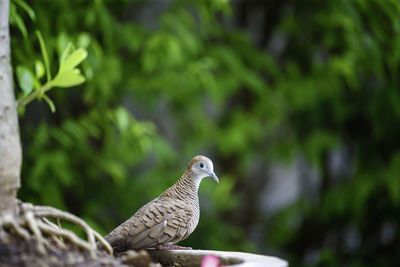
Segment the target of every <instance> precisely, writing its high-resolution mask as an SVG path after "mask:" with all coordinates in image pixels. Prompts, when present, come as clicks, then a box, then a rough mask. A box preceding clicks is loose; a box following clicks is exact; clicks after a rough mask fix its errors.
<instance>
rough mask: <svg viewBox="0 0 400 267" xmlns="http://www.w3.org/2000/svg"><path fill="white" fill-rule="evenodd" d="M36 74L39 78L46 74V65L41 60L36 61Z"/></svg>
mask: <svg viewBox="0 0 400 267" xmlns="http://www.w3.org/2000/svg"><path fill="white" fill-rule="evenodd" d="M35 74H36V77H37V78H38V79H40V78H42V77H43V76H44V74H45V69H44V65H43V63H42V61H40V60H36V61H35Z"/></svg>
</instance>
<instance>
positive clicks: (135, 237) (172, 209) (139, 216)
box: [106, 199, 192, 251]
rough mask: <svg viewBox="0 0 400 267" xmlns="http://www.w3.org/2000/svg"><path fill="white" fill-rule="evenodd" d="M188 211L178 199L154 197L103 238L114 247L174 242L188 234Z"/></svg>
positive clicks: (152, 245) (139, 247)
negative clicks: (164, 199)
mask: <svg viewBox="0 0 400 267" xmlns="http://www.w3.org/2000/svg"><path fill="white" fill-rule="evenodd" d="M191 216H192V210H191V209H190V207H188V205H187V204H186V205H185V203H183V202H181V201H178V200H176V201H160V200H159V199H155V200H154V201H152V202H149V203H147V204H146V205H144V206H143V207H142V208H141V209H140V210H138V211H137V212H136V213H135V214H134V215H133V216H132V217H131V218H130V219H128V220H127V221H126V222H124V223H123V224H121V225H120V226H118V227H117V228H116V229H114V230H113V231H112V232H111V233H110V234H109V235H107V236H106V239H107V240H108V241H109V242H110V244H111V246H112V247H114V249H115V250H117V251H120V250H125V249H127V248H131V249H141V248H149V247H155V246H157V245H166V244H174V243H176V242H178V241H180V240H182V239H184V238H185V237H187V235H188V230H189V221H190V219H191Z"/></svg>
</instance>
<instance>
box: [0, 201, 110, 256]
mask: <svg viewBox="0 0 400 267" xmlns="http://www.w3.org/2000/svg"><path fill="white" fill-rule="evenodd" d="M47 218H53V219H56V220H57V222H58V224H59V225H60V223H59V220H65V221H67V222H69V223H72V224H75V225H77V226H79V227H81V228H82V229H83V230H84V232H85V233H86V238H87V240H83V239H81V238H79V237H78V236H77V235H75V233H74V232H72V231H69V230H67V229H63V228H61V227H60V226H58V225H56V224H55V223H52V222H51V221H49V220H48V219H47ZM1 228H8V229H11V230H13V231H14V232H15V233H16V234H17V235H19V236H20V237H22V238H23V239H25V240H29V239H31V238H34V239H36V241H37V248H38V251H39V252H40V253H41V254H46V249H45V248H48V249H52V247H53V246H54V245H53V244H55V246H57V247H60V248H66V243H65V242H64V240H65V241H68V242H69V243H71V244H74V245H76V246H78V247H80V248H82V249H85V250H87V251H88V252H89V253H90V255H91V256H92V257H93V258H95V257H96V251H97V246H96V238H97V239H98V240H99V242H100V244H101V245H102V246H103V247H104V248H105V249H106V250H107V251H108V253H109V254H110V255H112V248H111V246H110V244H109V243H108V242H107V241H106V240H105V239H104V238H103V237H102V236H101V235H100V234H99V233H97V232H96V231H94V230H93V229H92V228H91V227H90V226H89V225H88V224H87V223H86V222H84V221H83V220H82V219H80V218H79V217H77V216H75V215H73V214H71V213H68V212H65V211H61V210H58V209H55V208H52V207H46V206H33V205H32V204H29V203H22V202H19V212H18V214H17V215H16V216H15V215H11V214H7V215H4V216H2V217H0V229H1ZM31 233H32V234H33V236H32V234H31ZM44 235H45V236H46V237H48V238H46V237H44ZM49 240H51V241H53V242H49Z"/></svg>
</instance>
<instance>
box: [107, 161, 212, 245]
mask: <svg viewBox="0 0 400 267" xmlns="http://www.w3.org/2000/svg"><path fill="white" fill-rule="evenodd" d="M205 177H211V178H212V179H213V180H214V181H215V182H217V183H219V179H218V177H217V176H216V175H215V173H214V166H213V163H212V161H211V160H210V159H209V158H207V157H205V156H202V155H198V156H195V157H193V158H192V159H191V160H190V162H189V164H188V166H187V168H186V170H185V171H184V172H183V174H182V176H181V177H180V179H178V181H177V182H176V183H175V184H174V185H172V186H171V187H170V188H168V189H167V190H166V191H164V192H163V193H162V194H161V195H159V196H158V197H157V198H155V199H154V200H152V201H150V202H148V203H147V204H145V205H144V206H142V207H141V208H140V209H139V210H138V211H137V212H136V213H135V214H134V215H133V216H132V217H130V218H129V219H128V220H126V221H125V222H123V223H122V224H120V225H119V226H118V227H116V228H115V229H114V230H112V231H111V232H110V233H109V234H108V235H106V236H105V237H104V238H105V239H106V240H107V241H108V242H109V243H110V245H111V246H112V248H113V250H114V252H123V251H126V250H129V249H134V250H138V249H146V248H156V249H186V248H184V247H180V246H175V245H174V244H175V243H177V242H179V241H182V240H184V239H186V238H187V237H188V236H189V235H190V234H191V233H192V232H193V231H194V230H195V228H196V227H197V224H198V222H199V219H200V206H199V197H198V189H199V186H200V183H201V181H202V180H203V178H205ZM189 249H190V248H189Z"/></svg>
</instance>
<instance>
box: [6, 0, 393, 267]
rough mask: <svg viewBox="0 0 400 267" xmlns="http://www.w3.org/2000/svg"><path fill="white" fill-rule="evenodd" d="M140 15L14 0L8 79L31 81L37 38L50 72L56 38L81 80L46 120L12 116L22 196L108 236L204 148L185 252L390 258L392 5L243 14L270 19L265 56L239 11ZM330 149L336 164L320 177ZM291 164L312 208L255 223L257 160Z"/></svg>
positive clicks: (374, 261)
mask: <svg viewBox="0 0 400 267" xmlns="http://www.w3.org/2000/svg"><path fill="white" fill-rule="evenodd" d="M149 2H150V3H151V1H128V0H119V1H102V0H96V1H86V0H79V1H68V0H58V1H50V0H47V1H46V0H40V1H26V3H25V2H24V1H22V0H12V1H11V3H12V5H11V12H10V16H11V17H10V22H11V25H12V56H13V65H14V69H16V70H17V75H18V70H21V69H22V70H23V69H29V70H33V69H35V67H36V69H37V72H40V64H38V63H37V61H38V60H40V59H41V52H40V48H39V46H38V43H37V40H36V37H35V35H34V34H33V33H34V32H35V30H40V31H41V32H42V34H43V38H44V40H45V43H46V45H47V49H48V54H49V61H50V62H51V63H53V62H54V63H56V62H57V59H58V58H60V57H61V55H62V52H63V51H64V49H65V47H66V46H67V44H68V43H73V44H75V45H76V47H81V48H84V49H86V50H87V51H88V58H87V60H85V61H84V62H83V63H82V72H83V75H84V76H85V77H86V79H87V81H86V82H85V83H84V84H83V85H80V86H78V87H74V88H68V89H66V88H56V89H54V90H52V91H51V92H50V93H49V96H50V97H51V98H52V99H53V101H54V103H55V105H56V107H57V112H56V113H55V114H51V113H50V111H49V109H48V108H47V107H46V105H45V104H43V103H41V102H34V103H32V104H29V105H28V106H27V108H26V112H25V115H24V116H23V117H22V118H21V135H22V140H23V148H24V163H23V172H22V184H23V187H22V189H21V191H20V197H21V198H22V199H23V200H25V201H31V202H33V203H40V204H47V205H52V206H56V207H59V208H62V209H67V210H69V211H71V212H73V213H75V214H77V215H79V216H81V217H83V218H84V219H85V220H86V221H87V222H88V223H89V224H91V225H92V226H94V227H95V228H97V229H98V230H100V231H101V232H103V233H106V232H107V231H109V230H111V229H113V227H115V226H116V225H117V224H118V223H120V222H122V221H123V220H125V219H126V218H128V217H129V216H131V215H132V214H133V212H134V211H136V210H137V209H138V208H139V207H140V206H141V205H143V204H144V203H145V202H146V201H148V200H151V199H152V198H154V197H155V196H157V195H158V194H159V193H161V192H162V191H163V190H164V189H165V188H167V187H168V186H169V185H171V184H172V183H174V182H175V180H176V179H177V177H179V176H180V175H181V173H182V172H183V170H184V166H185V165H186V164H187V162H188V161H189V159H190V158H191V157H192V156H193V155H195V154H200V153H204V154H207V155H211V157H212V159H213V160H214V161H215V167H216V172H217V175H219V176H220V181H221V183H220V184H219V185H217V186H216V185H215V184H213V183H212V182H211V181H207V180H205V181H204V182H203V184H202V186H201V188H200V194H201V195H200V198H201V206H202V207H201V208H202V216H201V219H200V224H199V226H198V228H197V230H196V231H195V232H194V233H193V234H192V235H191V237H190V238H189V239H188V240H186V241H184V242H183V245H190V246H192V247H194V248H207V249H223V250H243V251H252V252H264V253H265V252H268V253H275V252H277V253H281V255H283V256H284V257H287V258H288V259H290V260H291V261H292V262H293V264H295V265H300V263H301V262H303V263H304V264H314V265H324V266H326V265H332V266H337V265H343V264H346V265H353V266H361V265H367V264H369V265H376V266H378V265H379V266H381V265H382V264H383V265H396V264H395V263H397V264H398V263H400V258H399V256H398V255H399V254H398V253H397V251H398V249H399V248H400V241H399V235H400V232H399V230H398V229H399V226H400V217H399V216H398V215H399V211H400V210H399V204H400V167H399V166H400V150H399V148H400V139H399V136H400V123H399V121H400V91H399V77H400V75H399V71H400V69H399V64H400V3H399V2H398V1H397V0H385V1H380V0H371V1H363V0H334V1H316V0H307V1H281V2H279V1H272V0H271V1H265V2H262V1H255V3H257V4H258V5H260V6H263V7H266V10H268V8H276V6H281V9H279V12H276V14H279V15H276V14H274V16H272V18H274V20H273V21H270V25H271V26H270V27H271V29H270V30H269V31H266V32H263V33H262V34H264V35H265V36H264V35H263V37H265V39H267V40H271V39H273V38H276V36H278V37H280V38H281V39H283V40H284V42H282V44H281V45H280V46H281V47H280V48H279V52H273V51H271V50H268V49H264V47H257V45H256V44H254V42H252V41H251V40H250V38H249V32H250V29H248V28H246V27H244V29H238V28H237V27H234V26H233V24H232V23H231V22H230V18H232V17H235V16H237V14H236V13H237V12H238V8H237V7H241V3H242V4H243V5H246V4H248V5H250V3H249V2H252V1H249V2H240V1H239V4H238V3H235V2H232V3H229V2H228V1H223V0H219V1H211V0H198V1H190V2H189V1H173V2H172V3H170V4H168V5H165V4H161V1H160V2H157V1H155V2H154V3H153V4H152V5H153V8H154V10H153V12H154V13H148V12H147V13H146V12H144V11H146V10H145V7H146V4H148V3H149ZM278 2H279V4H276V3H278ZM274 4H275V5H274ZM233 5H236V9H234V8H233ZM264 5H265V6H264ZM147 11H148V10H147ZM157 12H158V13H157ZM143 14H144V15H143ZM246 29H247V30H248V31H246ZM50 65H51V66H52V67H53V68H54V66H57V64H50ZM56 71H57V70H56V69H52V70H51V73H56ZM21 89H22V90H23V89H24V88H21ZM18 94H22V91H21V90H20V89H18ZM337 149H345V150H347V151H350V155H351V158H350V159H349V161H350V163H349V165H350V167H349V171H348V172H347V175H344V177H341V179H336V180H335V179H333V178H332V171H331V170H330V167H329V160H328V159H329V155H330V153H332V151H335V150H337ZM303 156H304V157H305V159H306V160H307V162H309V163H310V165H311V166H312V168H314V169H315V170H316V172H317V173H318V174H319V176H320V179H321V186H320V188H319V189H318V192H315V193H316V195H317V198H316V199H314V198H309V197H307V196H305V197H303V198H301V199H299V200H298V201H296V202H295V203H293V204H292V205H290V206H288V207H285V208H284V209H282V210H281V211H279V212H278V213H277V214H275V215H274V216H272V217H269V218H268V220H267V221H265V216H266V215H265V214H260V212H259V210H257V207H256V206H257V205H259V204H260V203H259V199H260V197H261V196H260V194H261V193H262V192H261V190H259V189H260V188H262V187H263V186H265V184H266V182H267V180H268V177H266V176H265V173H263V172H261V173H260V172H257V171H256V167H255V162H259V161H260V160H261V163H262V165H263V166H265V165H268V164H270V163H273V162H277V161H283V162H292V161H293V160H295V159H296V158H298V157H303ZM254 176H259V179H258V180H256V184H251V183H252V182H253V183H254V180H252V177H254ZM257 225H258V228H257V227H256V226H257ZM259 225H262V226H261V228H260V227H259ZM386 226H390V227H389V229H392V230H391V231H392V232H391V233H390V234H389V238H386V239H385V240H383V241H382V238H381V236H382V232H383V231H385V230H384V229H388V228H387V227H386ZM385 227H386V228H385ZM264 228H266V229H268V230H267V231H266V232H265V233H264V230H263V231H261V229H264ZM254 229H258V230H257V231H259V232H260V234H261V233H262V234H263V235H264V234H265V236H262V237H261V238H262V242H263V243H262V244H261V245H260V244H259V243H258V244H257V246H256V243H255V242H256V241H255V240H252V239H251V238H250V237H249V232H250V231H253V232H254ZM348 232H351V233H353V235H356V236H357V237H358V240H359V242H358V243H357V242H356V244H355V245H353V246H351V248H349V247H347V246H346V244H347V243H346V240H347V238H348V235H349V234H348ZM256 236H257V234H256ZM253 237H254V234H253ZM258 238H259V237H258ZM256 239H257V238H256Z"/></svg>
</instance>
